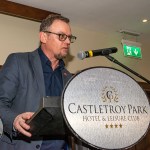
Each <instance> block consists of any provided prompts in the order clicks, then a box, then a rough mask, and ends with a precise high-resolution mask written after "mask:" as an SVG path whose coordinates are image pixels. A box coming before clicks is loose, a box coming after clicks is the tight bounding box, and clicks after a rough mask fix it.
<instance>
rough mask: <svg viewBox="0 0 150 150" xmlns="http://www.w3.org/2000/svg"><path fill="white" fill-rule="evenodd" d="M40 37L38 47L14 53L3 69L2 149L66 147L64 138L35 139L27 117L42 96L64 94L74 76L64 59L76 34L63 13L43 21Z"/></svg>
mask: <svg viewBox="0 0 150 150" xmlns="http://www.w3.org/2000/svg"><path fill="white" fill-rule="evenodd" d="M39 37H40V43H41V44H40V47H39V48H38V49H37V50H35V51H33V52H27V53H14V54H11V55H10V56H9V57H8V58H7V60H6V62H5V64H4V65H3V67H2V70H1V72H0V117H1V120H2V123H3V135H2V137H1V139H0V149H1V150H34V149H35V150H37V149H41V150H47V149H48V150H62V149H65V140H45V139H44V137H42V138H37V139H34V140H33V139H32V134H31V133H30V132H29V131H28V130H29V129H30V126H29V125H28V124H26V121H27V120H28V119H30V118H31V117H32V115H33V114H34V112H36V111H37V109H38V108H39V105H40V100H41V98H42V97H45V96H60V95H61V93H62V89H63V87H64V85H65V83H66V82H67V81H68V79H69V78H70V77H71V74H70V73H69V72H68V71H67V70H66V69H65V68H64V62H63V60H62V59H63V58H64V57H66V56H67V54H68V51H69V48H70V43H73V42H74V41H75V40H76V37H75V36H73V35H72V34H71V29H70V25H69V19H67V18H65V17H63V16H60V15H54V16H48V17H47V18H46V19H44V20H43V21H42V23H41V26H40V33H39ZM18 133H19V134H18ZM20 134H22V135H24V136H19V135H20Z"/></svg>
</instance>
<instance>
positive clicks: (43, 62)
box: [38, 47, 65, 69]
mask: <svg viewBox="0 0 150 150" xmlns="http://www.w3.org/2000/svg"><path fill="white" fill-rule="evenodd" d="M38 53H39V56H40V59H41V62H42V66H43V65H46V64H49V65H50V66H51V61H50V60H49V59H48V58H47V56H46V55H45V54H44V52H43V51H42V49H41V47H39V48H38ZM64 66H65V63H64V61H63V60H62V59H60V60H59V67H60V68H61V69H63V68H64Z"/></svg>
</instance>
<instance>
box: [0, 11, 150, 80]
mask: <svg viewBox="0 0 150 150" xmlns="http://www.w3.org/2000/svg"><path fill="white" fill-rule="evenodd" d="M0 20H1V21H0V42H1V46H0V48H1V49H0V52H1V53H0V65H3V63H4V62H5V59H6V57H7V56H8V55H9V54H10V53H12V52H24V51H32V50H34V49H36V48H37V47H38V44H39V37H38V32H39V26H40V23H38V22H34V21H29V20H26V19H21V18H17V17H12V16H8V15H3V14H0ZM71 26H72V33H73V34H74V35H76V36H77V41H76V42H75V43H73V44H72V45H71V50H70V54H71V55H72V57H70V58H69V61H70V59H71V61H70V62H69V63H67V68H68V70H69V71H70V72H72V73H76V72H77V71H79V70H82V69H85V68H88V67H93V66H110V67H114V68H118V69H119V70H123V71H125V69H122V68H121V67H119V66H118V65H116V64H113V63H112V62H110V61H109V60H107V59H106V58H105V57H101V56H100V57H93V58H88V59H84V60H79V59H78V58H77V57H76V55H77V53H78V52H79V51H80V50H83V51H86V50H89V49H99V48H106V47H117V48H118V52H117V53H116V54H113V55H112V56H114V57H115V58H116V59H118V60H119V61H121V62H122V63H124V64H125V65H127V66H129V67H130V68H131V69H133V70H135V71H136V72H138V73H139V74H141V75H143V76H144V77H146V78H148V79H150V68H149V65H150V61H149V56H150V50H149V49H150V48H149V47H150V43H149V41H150V38H149V37H148V36H147V35H142V36H141V38H140V42H141V43H142V55H143V58H142V59H134V58H127V57H124V56H123V49H122V45H121V39H122V35H121V34H120V33H119V32H114V33H109V32H107V31H100V32H94V31H90V30H86V29H84V27H78V26H75V25H73V24H71ZM125 72H127V71H125ZM127 73H128V72H127ZM128 74H129V75H131V74H130V73H128ZM132 76H133V77H134V78H135V79H137V80H139V81H142V80H140V79H139V78H136V77H135V76H134V75H132Z"/></svg>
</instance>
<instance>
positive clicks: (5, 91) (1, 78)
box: [0, 54, 19, 137]
mask: <svg viewBox="0 0 150 150" xmlns="http://www.w3.org/2000/svg"><path fill="white" fill-rule="evenodd" d="M18 84H19V78H18V64H17V58H16V55H15V54H11V55H9V56H8V58H7V60H6V62H5V64H4V65H3V67H2V69H1V71H0V118H1V120H2V123H3V132H6V133H7V134H8V135H9V136H10V137H12V134H13V121H14V118H15V117H16V116H17V115H18V114H17V113H15V111H14V110H12V109H11V106H12V104H13V99H14V98H15V95H16V92H17V89H18Z"/></svg>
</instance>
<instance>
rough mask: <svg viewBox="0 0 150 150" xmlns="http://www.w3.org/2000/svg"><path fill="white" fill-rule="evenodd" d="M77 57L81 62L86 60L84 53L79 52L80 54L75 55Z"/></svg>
mask: <svg viewBox="0 0 150 150" xmlns="http://www.w3.org/2000/svg"><path fill="white" fill-rule="evenodd" d="M77 57H78V58H79V59H81V60H82V59H84V58H86V53H85V52H83V51H80V52H79V53H78V54H77Z"/></svg>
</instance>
